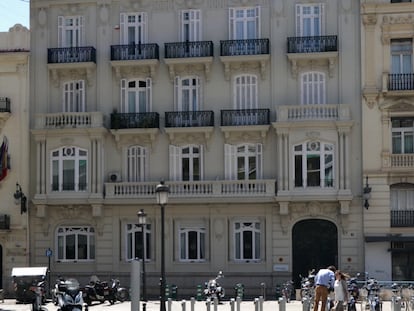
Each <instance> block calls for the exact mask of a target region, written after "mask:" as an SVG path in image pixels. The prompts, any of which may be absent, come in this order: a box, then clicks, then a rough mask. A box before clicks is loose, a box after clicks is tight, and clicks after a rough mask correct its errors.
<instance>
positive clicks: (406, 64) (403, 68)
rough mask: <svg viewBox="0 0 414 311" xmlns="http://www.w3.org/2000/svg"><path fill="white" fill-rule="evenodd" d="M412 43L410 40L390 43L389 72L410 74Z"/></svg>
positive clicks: (411, 67)
mask: <svg viewBox="0 0 414 311" xmlns="http://www.w3.org/2000/svg"><path fill="white" fill-rule="evenodd" d="M412 58H413V43H412V41H411V40H392V41H391V72H392V73H395V74H400V73H412V71H413V70H412V69H413V64H412Z"/></svg>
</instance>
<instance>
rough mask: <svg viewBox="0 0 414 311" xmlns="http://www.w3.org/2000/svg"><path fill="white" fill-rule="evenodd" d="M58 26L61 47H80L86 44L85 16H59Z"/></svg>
mask: <svg viewBox="0 0 414 311" xmlns="http://www.w3.org/2000/svg"><path fill="white" fill-rule="evenodd" d="M58 28H59V29H58V46H59V48H66V47H80V46H83V45H84V18H83V16H59V17H58Z"/></svg>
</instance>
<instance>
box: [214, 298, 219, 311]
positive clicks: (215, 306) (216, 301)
mask: <svg viewBox="0 0 414 311" xmlns="http://www.w3.org/2000/svg"><path fill="white" fill-rule="evenodd" d="M213 303H214V308H213V310H214V311H217V307H218V298H217V297H214V300H213Z"/></svg>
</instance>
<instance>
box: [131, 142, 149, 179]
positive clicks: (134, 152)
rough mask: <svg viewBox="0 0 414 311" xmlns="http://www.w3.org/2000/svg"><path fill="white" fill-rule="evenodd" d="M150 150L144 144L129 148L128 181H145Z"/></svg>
mask: <svg viewBox="0 0 414 311" xmlns="http://www.w3.org/2000/svg"><path fill="white" fill-rule="evenodd" d="M147 154H148V150H147V148H145V147H142V146H131V147H129V148H128V149H127V180H128V182H137V181H145V180H146V176H147V157H148V155H147Z"/></svg>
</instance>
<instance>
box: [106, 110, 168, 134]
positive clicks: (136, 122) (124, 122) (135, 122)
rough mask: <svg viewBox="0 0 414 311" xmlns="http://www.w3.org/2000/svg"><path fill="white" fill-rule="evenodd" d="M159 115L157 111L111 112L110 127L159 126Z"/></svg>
mask: <svg viewBox="0 0 414 311" xmlns="http://www.w3.org/2000/svg"><path fill="white" fill-rule="evenodd" d="M159 127H160V115H159V114H158V113H157V112H141V113H112V114H111V129H115V130H117V129H131V128H159Z"/></svg>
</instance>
